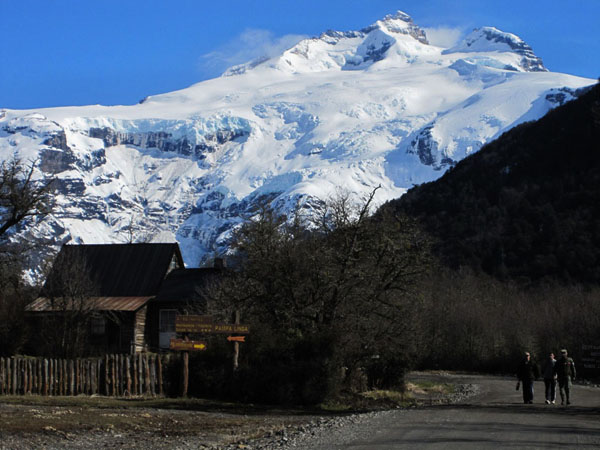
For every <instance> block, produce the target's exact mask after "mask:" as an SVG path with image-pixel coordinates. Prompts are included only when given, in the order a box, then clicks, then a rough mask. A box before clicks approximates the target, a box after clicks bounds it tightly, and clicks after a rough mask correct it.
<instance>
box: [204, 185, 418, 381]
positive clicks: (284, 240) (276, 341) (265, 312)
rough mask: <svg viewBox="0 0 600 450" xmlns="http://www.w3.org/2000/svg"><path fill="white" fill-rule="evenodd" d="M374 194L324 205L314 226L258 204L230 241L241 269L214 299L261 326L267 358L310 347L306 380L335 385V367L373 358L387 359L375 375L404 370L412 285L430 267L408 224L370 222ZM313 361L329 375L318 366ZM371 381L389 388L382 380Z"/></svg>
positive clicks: (410, 337)
mask: <svg viewBox="0 0 600 450" xmlns="http://www.w3.org/2000/svg"><path fill="white" fill-rule="evenodd" d="M375 193H376V190H374V191H373V192H372V193H371V194H370V195H369V196H368V197H367V198H365V199H363V200H362V201H359V202H354V201H352V199H351V197H350V196H349V195H345V194H343V195H341V196H338V197H336V198H334V199H332V200H330V201H328V202H325V203H324V205H323V208H322V211H321V214H320V215H319V217H318V218H317V219H316V220H315V221H314V222H312V223H311V222H310V221H308V220H307V219H306V218H305V217H303V216H302V215H301V214H299V213H298V211H296V212H293V213H292V214H291V215H290V216H284V215H281V214H278V213H277V212H275V211H274V210H273V209H272V208H270V207H269V206H267V205H262V206H261V207H260V208H259V210H258V212H257V214H256V216H254V217H253V218H251V219H250V220H248V221H247V222H246V223H245V224H244V225H243V226H242V227H241V228H240V229H239V230H238V232H237V234H236V236H235V248H236V249H237V251H238V255H239V257H240V259H241V262H240V265H239V267H240V268H241V270H239V271H237V272H233V273H230V274H229V279H228V280H226V282H225V283H223V284H222V285H221V287H220V289H219V292H218V294H216V295H214V296H213V298H214V299H220V300H221V302H220V306H221V307H226V308H229V309H232V308H236V309H239V310H241V312H242V315H243V317H245V320H247V321H251V322H254V323H256V324H257V325H259V324H260V327H259V326H257V327H256V328H257V329H260V333H261V335H262V339H263V342H264V345H265V347H269V348H271V351H276V350H275V349H276V348H277V347H278V346H279V347H280V348H282V349H283V348H288V349H290V348H294V349H296V350H294V351H295V352H303V351H304V350H302V349H306V348H314V349H315V352H316V353H310V352H309V353H306V354H305V357H306V358H307V361H306V364H305V365H303V366H302V367H304V368H310V370H311V371H315V370H318V371H321V373H329V374H331V376H334V375H333V374H335V373H339V367H340V366H341V365H344V366H346V367H358V366H365V365H366V364H368V363H369V362H370V361H373V360H375V359H378V360H379V361H382V360H384V359H385V361H386V362H385V363H383V364H380V366H381V367H383V368H387V367H391V366H392V365H393V364H388V363H389V362H390V361H392V360H394V361H397V363H398V364H396V365H395V367H396V368H397V367H399V366H402V365H404V366H405V365H406V364H408V362H409V358H410V354H409V353H410V352H409V351H408V349H409V348H410V343H411V342H413V341H414V337H415V336H416V333H415V327H414V324H415V323H416V321H414V320H412V319H413V313H414V311H415V306H416V304H415V297H414V296H411V295H410V294H412V293H411V286H413V285H415V282H416V280H417V279H418V277H419V276H420V275H421V273H422V272H424V271H425V269H426V268H427V266H428V258H427V254H428V245H427V240H426V239H425V238H424V237H423V236H422V235H421V233H420V232H419V230H418V227H416V225H415V224H414V223H413V222H411V221H410V220H408V219H406V218H403V217H400V216H396V215H392V214H387V213H383V212H382V213H381V214H377V215H375V216H373V215H372V214H371V208H372V205H373V198H374V196H375ZM258 339H259V337H258V336H257V335H256V334H255V335H254V336H253V342H255V343H256V342H257V340H258ZM319 349H320V350H319ZM296 354H298V353H296ZM295 361H296V362H297V363H299V361H300V357H299V356H297V357H295ZM319 361H321V363H322V365H327V366H328V369H327V370H325V371H323V370H322V368H321V367H316V366H318V364H317V363H318V362H319ZM299 364H300V363H299ZM394 364H395V363H394ZM307 370H308V369H307ZM336 371H337V372H336ZM396 374H399V372H398V371H396ZM307 376H308V374H307ZM327 376H330V375H327ZM296 378H298V377H297V376H296ZM307 379H308V378H307ZM378 379H380V380H384V379H385V380H386V383H387V384H392V382H391V381H389V380H391V377H389V376H388V374H386V373H383V374H381V376H379V377H378ZM396 381H397V382H398V381H401V380H396ZM300 390H302V389H300Z"/></svg>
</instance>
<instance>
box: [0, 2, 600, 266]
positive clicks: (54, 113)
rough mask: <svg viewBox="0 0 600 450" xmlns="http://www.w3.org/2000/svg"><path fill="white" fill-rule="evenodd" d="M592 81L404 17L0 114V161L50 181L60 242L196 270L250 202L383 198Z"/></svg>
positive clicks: (520, 51)
mask: <svg viewBox="0 0 600 450" xmlns="http://www.w3.org/2000/svg"><path fill="white" fill-rule="evenodd" d="M594 81H595V80H591V79H584V78H579V77H575V76H570V75H565V74H559V73H551V72H548V71H547V70H546V68H545V67H544V65H543V63H542V60H541V59H540V58H538V57H537V56H536V55H535V54H534V52H533V50H532V49H531V47H529V46H528V45H527V44H526V43H525V42H523V41H522V40H521V39H520V38H519V37H517V36H515V35H513V34H510V33H505V32H502V31H499V30H497V29H495V28H492V27H484V28H480V29H477V30H475V31H473V32H472V33H471V34H469V35H468V36H467V37H466V38H465V39H464V40H463V42H461V43H459V44H458V45H456V46H455V47H453V48H440V47H437V46H433V45H431V44H429V43H428V41H427V37H426V34H425V32H424V31H423V30H422V29H421V28H419V27H418V26H417V25H415V24H414V23H413V21H412V19H411V18H410V17H409V16H408V15H406V14H404V13H402V12H398V13H397V14H395V15H390V16H387V17H385V18H383V19H382V20H380V21H377V22H376V23H374V24H372V25H371V26H368V27H366V28H364V29H362V30H359V31H349V32H337V31H327V32H325V33H323V34H322V35H321V36H319V37H316V38H312V39H306V40H303V41H301V42H299V43H298V44H297V45H295V46H294V47H292V48H290V49H288V50H287V51H285V52H284V53H283V54H281V55H279V56H277V57H275V58H271V59H266V60H264V59H263V60H257V61H253V62H250V63H248V64H245V65H241V66H236V67H233V68H231V69H229V70H227V71H226V72H225V73H224V74H223V76H222V77H219V78H216V79H213V80H208V81H204V82H201V83H198V84H195V85H193V86H191V87H189V88H187V89H182V90H180V91H176V92H171V93H167V94H163V95H157V96H151V97H148V98H146V99H144V100H143V101H142V102H140V104H137V105H132V106H111V107H106V106H100V105H93V106H85V107H66V108H48V109H39V110H27V111H17V110H6V109H4V110H0V157H1V158H3V159H6V158H8V157H9V156H10V155H12V154H13V153H15V152H18V153H19V155H20V156H21V157H22V158H24V159H35V158H37V159H39V162H40V165H39V166H40V169H41V170H42V171H43V172H45V173H46V174H48V175H52V176H56V177H57V178H58V183H57V186H58V190H59V195H58V207H57V209H56V211H55V213H54V214H53V215H52V216H50V217H48V218H47V219H46V220H45V222H44V223H42V224H38V225H37V232H38V233H40V234H43V235H46V236H53V237H54V238H55V240H56V243H57V244H61V243H63V242H66V241H68V240H72V241H74V242H80V243H100V242H102V243H105V242H124V241H127V240H128V239H130V238H132V237H133V239H137V240H141V239H149V238H151V239H153V240H173V239H176V240H177V241H178V242H179V243H180V245H181V247H182V251H183V255H184V259H185V261H186V264H187V265H189V266H191V267H193V266H198V265H199V264H201V263H202V261H203V260H204V259H206V258H207V257H210V256H212V255H214V253H215V252H222V251H223V250H224V249H225V248H226V244H227V238H228V237H229V235H230V232H231V230H232V228H233V227H234V226H235V225H236V224H238V223H239V222H240V220H241V217H242V216H244V215H246V214H248V213H249V211H251V210H252V205H253V204H254V203H255V202H256V201H257V200H258V199H268V200H269V201H271V202H273V204H274V205H275V206H277V207H278V208H282V209H284V210H285V209H286V208H291V207H293V206H295V205H296V204H297V203H300V204H301V205H304V206H305V207H306V208H307V209H308V210H310V209H311V208H313V207H317V206H318V205H319V200H322V199H326V198H327V197H328V196H329V195H331V194H333V193H334V192H335V191H336V190H337V189H339V188H343V189H347V190H350V191H352V192H356V193H358V194H362V193H366V192H369V191H371V190H372V189H373V188H374V187H376V186H378V185H381V187H382V189H380V191H379V192H378V195H379V197H378V201H379V202H383V201H386V200H389V199H392V198H396V197H399V196H401V195H402V194H403V193H404V192H405V191H406V190H407V189H408V188H410V187H411V186H412V185H413V184H419V183H422V182H426V181H430V180H433V179H435V178H437V177H439V176H440V175H441V174H442V173H443V172H444V171H445V170H446V169H447V168H448V167H451V166H452V165H453V164H455V162H457V161H459V160H460V159H462V158H464V157H465V156H466V155H468V154H470V153H472V152H475V151H477V150H478V149H479V148H480V147H481V146H482V145H483V144H484V143H486V142H488V141H489V140H491V139H494V138H495V137H497V136H499V135H500V134H501V133H503V132H504V131H506V130H508V129H510V128H511V127H514V126H515V125H517V124H519V123H522V122H524V121H528V120H533V119H537V118H539V117H541V116H542V115H544V114H545V113H546V112H547V111H548V110H549V109H551V108H553V107H555V106H557V105H558V104H561V103H564V102H565V101H568V100H570V99H571V98H573V96H575V95H576V90H577V89H579V88H581V87H584V86H586V85H590V84H592V83H593V82H594ZM0 106H1V105H0Z"/></svg>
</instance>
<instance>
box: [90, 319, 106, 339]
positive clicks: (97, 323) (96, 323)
mask: <svg viewBox="0 0 600 450" xmlns="http://www.w3.org/2000/svg"><path fill="white" fill-rule="evenodd" d="M91 328H92V330H91V331H92V336H102V335H103V334H104V333H106V319H105V318H104V317H102V316H96V317H92V320H91Z"/></svg>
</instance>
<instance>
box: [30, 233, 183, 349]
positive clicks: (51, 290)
mask: <svg viewBox="0 0 600 450" xmlns="http://www.w3.org/2000/svg"><path fill="white" fill-rule="evenodd" d="M183 269H184V263H183V258H182V256H181V251H180V250H179V245H178V244H176V243H173V244H152V243H144V244H99V245H94V244H92V245H64V246H63V247H62V249H61V251H60V252H59V254H58V255H57V257H56V259H55V261H54V264H53V266H52V269H51V271H50V273H49V275H48V278H47V279H46V282H45V284H44V287H43V289H42V290H41V292H40V295H39V297H38V298H37V299H36V300H35V301H33V302H32V303H31V304H29V305H28V306H27V311H28V312H29V317H30V319H31V322H32V323H33V324H34V327H35V326H36V323H37V326H38V327H43V325H44V321H46V322H48V323H50V322H51V320H52V319H56V318H57V317H65V318H66V317H72V316H73V315H74V314H75V313H76V312H78V313H80V315H81V317H82V320H86V321H88V322H89V324H88V325H89V326H87V325H86V326H87V330H86V331H87V333H86V334H87V336H86V343H85V345H86V348H85V352H84V353H85V354H104V353H130V352H132V353H135V352H140V351H144V350H147V349H149V347H150V346H149V343H148V339H153V334H157V333H158V331H157V330H153V329H148V325H147V323H148V322H147V315H148V310H149V302H150V301H151V300H152V299H153V298H154V297H156V296H157V295H158V293H159V292H160V290H161V287H162V286H163V283H164V281H165V279H166V278H167V277H168V275H169V273H170V272H172V271H174V270H183ZM57 323H59V324H60V323H61V322H60V321H57ZM65 323H68V322H66V321H65ZM40 329H41V328H40ZM157 339H158V337H157V338H156V340H157Z"/></svg>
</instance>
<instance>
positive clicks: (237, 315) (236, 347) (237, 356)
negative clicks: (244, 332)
mask: <svg viewBox="0 0 600 450" xmlns="http://www.w3.org/2000/svg"><path fill="white" fill-rule="evenodd" d="M233 323H234V324H235V325H239V324H240V311H239V310H236V311H235V312H234V313H233ZM239 360H240V343H239V342H237V341H235V342H234V343H233V371H234V372H235V371H236V370H238V367H239Z"/></svg>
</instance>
